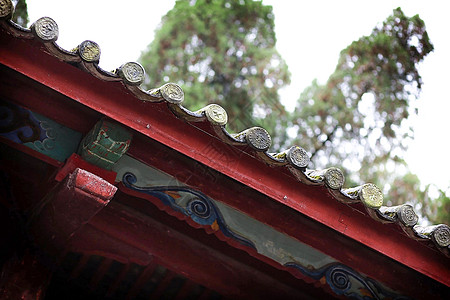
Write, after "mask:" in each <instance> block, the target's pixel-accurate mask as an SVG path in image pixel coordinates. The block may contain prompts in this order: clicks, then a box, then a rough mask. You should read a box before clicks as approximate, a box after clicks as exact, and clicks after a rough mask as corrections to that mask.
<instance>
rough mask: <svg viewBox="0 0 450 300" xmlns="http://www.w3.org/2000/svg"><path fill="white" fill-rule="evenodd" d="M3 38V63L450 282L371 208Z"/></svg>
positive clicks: (430, 257) (434, 255)
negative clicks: (309, 189) (312, 188)
mask: <svg viewBox="0 0 450 300" xmlns="http://www.w3.org/2000/svg"><path fill="white" fill-rule="evenodd" d="M0 42H1V45H2V46H1V47H0V62H1V63H2V64H4V65H6V66H8V67H9V68H11V69H14V70H16V71H17V72H19V73H21V74H24V75H26V76H28V77H30V78H32V79H34V80H36V81H38V82H40V83H41V84H44V85H46V86H48V87H50V88H52V89H53V90H55V91H57V92H59V93H61V94H63V95H65V96H67V97H69V98H71V99H73V100H75V101H78V102H79V103H82V104H83V105H85V106H87V107H89V108H91V109H93V110H95V111H98V112H100V113H102V114H104V115H106V116H108V117H110V118H112V119H115V120H117V121H119V122H121V123H122V124H125V125H126V126H129V127H130V128H132V129H135V130H137V131H139V132H141V133H143V134H144V135H146V136H148V137H150V138H152V139H154V140H156V141H158V142H160V143H162V144H165V145H167V146H169V147H171V148H172V149H175V150H177V151H179V152H180V153H183V154H184V155H186V156H188V157H190V158H192V159H194V160H197V161H199V162H201V163H203V164H205V165H206V166H208V167H211V168H213V169H215V170H217V171H219V172H221V173H223V174H225V175H227V176H229V177H231V178H233V179H235V180H237V181H239V182H241V183H243V184H245V185H247V186H249V187H251V188H253V189H255V190H257V191H259V192H261V193H263V194H265V195H267V196H269V197H270V198H272V199H274V200H275V201H278V202H280V203H282V204H284V205H286V206H288V207H291V208H292V209H294V210H297V211H299V212H300V213H302V214H305V215H307V216H308V217H310V218H312V219H314V220H316V221H318V222H321V223H322V224H324V225H326V226H329V227H331V228H333V229H335V230H336V231H338V232H340V233H342V234H344V235H346V236H347V237H350V238H352V239H354V240H356V241H358V242H360V243H362V244H364V245H366V246H368V247H370V248H372V249H374V250H376V251H378V252H380V253H383V254H385V255H387V256H388V257H390V258H392V259H394V260H396V261H398V262H401V263H403V264H405V265H407V266H409V267H411V268H413V269H415V270H417V271H419V272H422V273H424V274H426V275H428V276H430V277H431V278H433V279H435V280H437V281H439V282H442V283H444V284H446V285H447V286H450V268H448V265H447V263H448V259H447V258H446V257H444V256H443V255H442V254H440V253H438V252H437V251H433V250H431V249H428V248H426V247H422V245H419V244H418V243H417V242H415V241H413V240H411V239H409V238H407V237H405V236H402V235H398V236H395V237H394V236H392V231H387V230H383V229H382V228H383V225H381V224H379V223H377V222H376V221H374V220H372V219H370V218H369V217H368V216H367V215H365V214H362V213H360V212H359V211H357V210H355V211H352V210H351V209H349V208H348V207H347V206H345V205H343V204H341V203H339V202H337V201H336V200H334V199H330V198H329V197H328V196H327V195H326V193H325V191H324V190H323V191H322V194H321V195H320V196H319V198H320V199H317V198H313V197H305V195H304V194H303V192H302V190H303V188H304V185H303V184H301V183H299V182H297V181H296V180H295V179H294V178H293V177H292V176H289V175H287V174H285V172H283V171H280V170H279V169H277V168H272V167H269V166H267V165H266V164H264V163H263V162H261V161H259V160H257V159H256V158H254V157H252V156H251V155H249V154H248V153H245V152H242V151H238V150H236V149H233V150H232V151H230V146H227V145H225V144H224V143H223V142H222V141H220V140H218V139H217V138H215V137H212V136H210V135H209V134H206V133H205V132H202V131H200V130H199V129H198V128H196V127H194V126H192V125H190V124H188V123H186V122H184V121H182V120H179V119H176V118H175V117H174V116H173V115H172V114H171V112H170V111H169V110H168V109H167V107H166V104H164V103H160V104H152V103H144V102H142V101H139V100H138V99H136V98H135V97H134V96H133V95H132V94H131V93H130V92H128V91H127V90H126V89H125V88H124V87H123V86H121V84H120V83H112V82H104V81H101V80H99V79H96V78H94V77H93V76H91V75H90V74H87V73H85V72H82V71H81V70H79V69H76V68H74V67H73V66H71V65H69V64H66V63H62V62H61V61H59V60H58V59H56V58H54V57H51V56H50V55H48V54H46V53H44V52H43V51H42V49H39V48H38V47H37V46H36V45H35V42H34V41H24V40H20V39H16V38H12V37H11V36H5V35H4V34H3V35H2V37H1V40H0ZM24 101H25V100H24ZM147 127H148V128H147ZM368 224H370V225H368ZM372 225H373V226H372ZM416 245H417V247H416Z"/></svg>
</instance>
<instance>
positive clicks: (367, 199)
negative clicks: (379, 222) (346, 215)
mask: <svg viewBox="0 0 450 300" xmlns="http://www.w3.org/2000/svg"><path fill="white" fill-rule="evenodd" d="M342 192H343V193H344V194H345V195H347V196H348V197H349V198H351V199H359V200H360V201H361V202H362V203H363V204H364V205H365V206H366V207H368V208H372V209H379V208H380V207H381V205H382V204H383V198H384V197H383V193H382V192H381V190H380V189H379V188H378V187H377V186H376V185H375V184H373V183H366V184H363V185H361V186H357V187H354V188H349V189H344V190H342Z"/></svg>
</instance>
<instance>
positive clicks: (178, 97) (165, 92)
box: [148, 82, 184, 104]
mask: <svg viewBox="0 0 450 300" xmlns="http://www.w3.org/2000/svg"><path fill="white" fill-rule="evenodd" d="M148 93H149V94H150V95H151V96H153V97H158V98H163V99H164V100H166V101H167V102H169V103H173V104H180V103H181V102H183V100H184V92H183V89H182V88H181V87H180V86H179V85H178V84H175V83H172V82H169V83H166V84H164V85H163V86H161V87H159V88H156V89H152V90H150V91H148Z"/></svg>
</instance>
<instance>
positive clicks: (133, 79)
mask: <svg viewBox="0 0 450 300" xmlns="http://www.w3.org/2000/svg"><path fill="white" fill-rule="evenodd" d="M116 73H117V74H118V75H119V76H120V77H121V78H122V79H123V81H125V83H126V84H129V85H140V84H141V83H142V82H144V78H145V71H144V67H142V66H141V64H139V63H137V62H127V63H124V64H123V65H121V66H120V67H119V68H118V69H117V71H116Z"/></svg>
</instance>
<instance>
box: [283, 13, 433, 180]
mask: <svg viewBox="0 0 450 300" xmlns="http://www.w3.org/2000/svg"><path fill="white" fill-rule="evenodd" d="M432 50H433V45H432V44H431V42H430V40H429V38H428V34H427V31H426V29H425V24H424V22H423V21H422V20H421V19H420V17H419V16H418V15H416V16H414V17H412V18H408V17H406V16H405V15H404V14H403V12H402V10H401V9H400V8H397V9H395V10H394V11H393V14H392V15H391V16H389V17H388V18H387V19H386V20H385V21H384V22H383V23H382V24H380V25H378V26H376V27H375V28H374V29H373V31H372V33H371V35H369V36H364V37H361V38H360V39H358V40H357V41H355V42H353V43H352V44H351V45H350V46H348V47H347V48H346V49H344V50H343V51H342V52H341V54H340V58H339V62H338V64H337V66H336V69H335V71H334V73H333V74H332V75H331V76H330V77H329V79H328V81H327V82H326V84H324V85H320V84H319V83H318V82H317V81H313V83H312V84H311V86H310V87H308V88H306V89H305V90H304V91H303V93H302V94H301V96H300V98H299V100H298V103H297V109H296V111H295V112H294V113H293V115H292V117H291V119H292V121H291V122H292V125H293V126H295V128H297V129H298V130H297V131H298V135H297V138H296V139H295V141H294V142H297V143H299V144H300V145H302V146H303V147H304V148H305V149H306V150H307V151H310V152H311V154H312V155H311V160H312V161H313V164H314V166H315V167H316V168H317V167H319V168H320V167H324V166H325V165H329V164H334V165H339V166H343V167H344V169H345V170H344V171H347V173H350V172H348V170H351V171H352V172H351V173H352V174H355V171H356V173H357V176H356V177H348V176H347V178H348V179H349V181H350V182H351V183H352V184H359V183H362V182H374V183H376V184H377V183H378V184H380V183H381V184H385V183H386V182H387V181H388V174H389V173H390V172H387V169H389V168H391V169H392V166H394V167H395V166H399V165H404V162H403V160H402V159H401V155H402V153H403V151H404V150H405V149H406V145H405V141H406V140H407V139H408V138H412V134H413V132H412V128H410V127H409V126H407V125H406V124H405V120H406V119H407V118H408V116H409V115H410V113H411V112H413V113H414V110H413V109H412V108H414V101H415V100H416V99H417V97H418V95H419V92H420V89H421V85H422V80H421V77H420V75H419V73H418V70H417V65H418V63H419V62H421V61H422V60H423V59H424V57H425V56H426V55H427V54H428V53H430V52H431V51H432ZM390 179H391V180H392V178H390Z"/></svg>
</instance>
